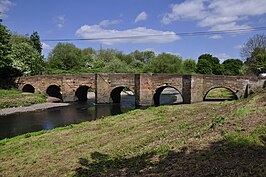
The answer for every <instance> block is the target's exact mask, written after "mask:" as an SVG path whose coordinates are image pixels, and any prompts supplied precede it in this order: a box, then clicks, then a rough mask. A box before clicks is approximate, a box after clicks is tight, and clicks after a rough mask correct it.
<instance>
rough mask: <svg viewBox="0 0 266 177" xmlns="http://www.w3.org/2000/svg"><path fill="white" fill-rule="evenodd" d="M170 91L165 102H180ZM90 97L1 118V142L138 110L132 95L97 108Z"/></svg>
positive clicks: (122, 94)
mask: <svg viewBox="0 0 266 177" xmlns="http://www.w3.org/2000/svg"><path fill="white" fill-rule="evenodd" d="M168 92H169V90H168ZM168 92H166V93H163V94H162V95H161V98H160V99H161V103H162V104H173V103H174V104H175V103H176V102H177V101H178V100H179V99H177V98H176V97H178V96H180V95H178V94H177V93H175V92H169V93H168ZM88 98H89V99H88V101H85V102H76V103H73V104H71V105H70V106H67V107H58V108H51V109H46V110H38V111H34V112H25V113H15V114H11V115H7V116H0V139H3V138H8V137H13V136H17V135H21V134H25V133H28V132H34V131H39V130H51V129H53V128H55V127H62V126H66V125H70V124H77V123H81V122H84V121H91V120H95V119H98V118H102V117H106V116H110V115H117V114H121V113H125V112H127V111H129V110H133V109H135V96H134V95H133V93H131V92H127V93H121V104H119V103H118V104H98V105H95V104H94V103H93V102H94V99H91V97H88Z"/></svg>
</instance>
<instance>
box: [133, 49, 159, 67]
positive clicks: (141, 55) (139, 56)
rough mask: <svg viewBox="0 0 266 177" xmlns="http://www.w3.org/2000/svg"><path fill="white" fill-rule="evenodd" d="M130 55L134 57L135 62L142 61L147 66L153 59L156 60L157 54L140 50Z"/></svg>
mask: <svg viewBox="0 0 266 177" xmlns="http://www.w3.org/2000/svg"><path fill="white" fill-rule="evenodd" d="M130 55H132V56H133V57H134V59H135V60H138V61H141V62H142V63H145V64H147V63H148V61H149V60H150V59H152V58H155V53H154V52H153V51H151V50H147V51H143V52H140V51H139V50H135V51H134V52H132V53H131V54H130Z"/></svg>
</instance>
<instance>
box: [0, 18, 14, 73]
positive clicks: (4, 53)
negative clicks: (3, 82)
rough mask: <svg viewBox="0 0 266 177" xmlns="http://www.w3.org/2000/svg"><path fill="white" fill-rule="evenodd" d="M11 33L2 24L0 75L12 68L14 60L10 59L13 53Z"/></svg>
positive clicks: (0, 31) (0, 33) (0, 32)
mask: <svg viewBox="0 0 266 177" xmlns="http://www.w3.org/2000/svg"><path fill="white" fill-rule="evenodd" d="M9 41H10V33H9V31H8V30H7V29H6V27H5V26H4V25H2V24H1V23H0V75H1V76H3V72H4V71H5V70H6V68H8V67H10V64H11V63H12V60H11V59H10V58H9V57H8V55H9V54H10V52H11V45H10V43H9Z"/></svg>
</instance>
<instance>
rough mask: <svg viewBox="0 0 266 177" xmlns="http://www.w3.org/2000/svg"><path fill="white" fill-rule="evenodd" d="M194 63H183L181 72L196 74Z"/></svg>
mask: <svg viewBox="0 0 266 177" xmlns="http://www.w3.org/2000/svg"><path fill="white" fill-rule="evenodd" d="M196 66H197V64H196V61H195V60H193V59H188V60H184V61H183V70H184V73H186V74H192V73H196Z"/></svg>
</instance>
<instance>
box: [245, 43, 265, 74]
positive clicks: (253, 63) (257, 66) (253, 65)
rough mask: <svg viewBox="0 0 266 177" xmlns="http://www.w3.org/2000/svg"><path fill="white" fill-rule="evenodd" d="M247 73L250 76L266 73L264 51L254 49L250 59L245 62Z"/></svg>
mask: <svg viewBox="0 0 266 177" xmlns="http://www.w3.org/2000/svg"><path fill="white" fill-rule="evenodd" d="M246 65H247V66H248V72H249V73H250V74H256V75H258V74H259V73H265V72H266V49H263V48H255V49H254V51H253V52H252V54H251V57H250V58H248V60H247V61H246Z"/></svg>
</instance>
